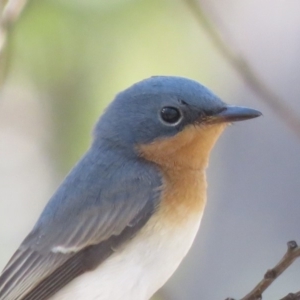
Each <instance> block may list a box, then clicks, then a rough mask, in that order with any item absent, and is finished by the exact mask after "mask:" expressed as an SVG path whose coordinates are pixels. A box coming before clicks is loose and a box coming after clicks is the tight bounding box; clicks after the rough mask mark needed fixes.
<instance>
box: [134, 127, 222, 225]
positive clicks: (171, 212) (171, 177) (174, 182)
mask: <svg viewBox="0 0 300 300" xmlns="http://www.w3.org/2000/svg"><path fill="white" fill-rule="evenodd" d="M225 127H226V124H224V123H222V124H214V125H204V126H202V125H199V126H193V125H189V126H187V127H186V128H185V129H184V130H183V131H181V132H179V133H178V134H176V135H175V136H173V137H166V138H163V139H157V140H156V141H154V142H152V143H149V144H144V145H139V146H138V150H139V152H140V155H141V156H142V157H144V158H145V159H147V160H149V161H152V162H154V163H155V164H156V165H158V166H159V168H160V170H161V171H162V174H163V181H164V184H163V187H162V189H163V197H162V201H161V205H160V209H159V211H160V212H161V213H163V214H164V215H165V217H167V218H168V219H172V221H173V222H178V224H180V223H181V222H180V220H182V221H183V220H184V219H186V217H187V216H190V215H191V214H195V213H196V214H199V213H201V214H202V212H203V210H204V207H205V203H206V176H205V170H206V168H207V165H208V160H209V155H210V152H211V150H212V148H213V146H214V144H215V142H216V141H217V139H218V137H219V136H220V134H221V133H222V131H223V130H224V129H225ZM166 215H167V216H166Z"/></svg>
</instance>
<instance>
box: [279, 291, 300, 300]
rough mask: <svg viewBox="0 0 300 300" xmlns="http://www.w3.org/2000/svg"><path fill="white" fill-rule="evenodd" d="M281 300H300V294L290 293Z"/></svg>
mask: <svg viewBox="0 0 300 300" xmlns="http://www.w3.org/2000/svg"><path fill="white" fill-rule="evenodd" d="M280 300H300V292H298V293H295V294H293V293H290V294H288V295H286V296H285V297H283V298H281V299H280Z"/></svg>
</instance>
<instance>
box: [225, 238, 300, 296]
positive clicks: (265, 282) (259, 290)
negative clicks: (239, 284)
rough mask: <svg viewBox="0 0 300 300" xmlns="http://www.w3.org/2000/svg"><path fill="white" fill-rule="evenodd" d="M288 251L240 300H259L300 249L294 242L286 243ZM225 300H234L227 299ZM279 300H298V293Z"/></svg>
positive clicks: (297, 254)
mask: <svg viewBox="0 0 300 300" xmlns="http://www.w3.org/2000/svg"><path fill="white" fill-rule="evenodd" d="M287 246H288V249H287V252H286V253H285V255H284V256H283V257H282V259H281V260H280V261H279V263H278V264H277V265H276V266H275V267H274V268H272V269H270V270H268V271H267V272H266V274H265V276H264V278H263V279H262V280H261V281H260V282H259V283H258V284H257V285H256V287H255V288H254V289H253V290H252V291H251V292H250V293H248V294H247V295H246V296H245V297H243V298H242V299H241V300H260V299H262V294H263V293H264V292H265V291H266V289H267V288H268V287H269V286H270V285H271V284H272V283H273V282H274V281H275V279H276V278H278V277H279V276H280V275H281V274H282V273H283V272H284V271H285V270H286V269H287V268H288V267H289V266H290V265H291V264H292V263H293V262H294V261H295V260H296V259H297V258H298V257H299V256H300V247H298V245H297V243H296V242H295V241H290V242H288V243H287ZM226 300H234V299H232V298H227V299H226ZM281 300H300V292H298V293H295V294H292V293H290V294H288V295H287V296H285V297H284V298H282V299H281Z"/></svg>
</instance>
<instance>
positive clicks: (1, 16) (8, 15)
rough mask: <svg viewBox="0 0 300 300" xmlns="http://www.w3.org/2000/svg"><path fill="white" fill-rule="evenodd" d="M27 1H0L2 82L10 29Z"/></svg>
mask: <svg viewBox="0 0 300 300" xmlns="http://www.w3.org/2000/svg"><path fill="white" fill-rule="evenodd" d="M26 2H27V0H7V1H5V0H0V72H1V81H2V76H3V73H4V69H5V58H4V52H5V46H6V44H7V36H8V31H9V28H10V27H11V26H12V25H13V24H14V23H15V22H16V20H17V19H18V18H19V16H20V14H21V12H22V11H23V9H24V7H25V4H26Z"/></svg>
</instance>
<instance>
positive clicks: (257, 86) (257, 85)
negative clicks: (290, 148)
mask: <svg viewBox="0 0 300 300" xmlns="http://www.w3.org/2000/svg"><path fill="white" fill-rule="evenodd" d="M184 1H185V3H186V4H187V5H188V7H189V8H190V10H191V12H192V13H193V14H194V16H195V17H196V19H197V21H198V22H199V23H200V25H201V26H202V27H204V29H205V30H206V32H207V33H208V35H209V37H210V38H211V40H212V42H213V43H214V45H215V46H216V48H217V49H218V50H219V51H220V52H221V54H222V55H223V56H224V57H225V58H226V60H227V61H228V62H229V63H230V64H231V66H232V67H233V68H234V69H235V70H236V71H237V72H238V73H239V74H240V75H241V76H242V78H243V79H244V80H245V82H246V83H247V84H248V85H249V86H250V87H251V88H252V89H253V90H254V91H255V92H256V93H257V95H258V96H259V97H260V98H261V100H262V101H263V102H264V103H266V104H267V105H268V106H269V107H270V108H271V109H272V110H273V111H274V112H275V113H276V114H277V116H278V117H279V118H280V119H281V120H282V122H284V123H285V124H286V125H287V126H288V127H289V128H290V129H291V130H292V131H293V132H294V133H295V134H296V136H297V137H298V138H300V117H299V116H298V115H297V114H296V113H294V111H293V110H292V109H291V108H290V107H289V106H287V105H286V104H285V101H284V100H283V99H281V98H280V97H279V96H278V95H277V94H276V93H274V91H273V90H271V89H270V88H269V87H268V86H267V85H265V84H264V83H263V80H262V79H261V78H260V77H259V76H258V75H257V74H256V73H255V71H254V70H253V68H252V67H251V66H250V64H249V63H248V61H247V60H246V59H245V58H244V57H242V56H241V55H239V54H238V53H236V51H234V50H233V49H232V48H231V47H230V46H229V45H228V44H226V42H225V41H224V40H223V38H222V37H221V35H220V32H219V31H218V30H217V29H216V28H215V26H214V25H213V24H212V23H211V21H210V19H209V18H208V17H207V14H205V13H204V12H203V10H202V7H201V5H200V2H199V1H198V0H184Z"/></svg>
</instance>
